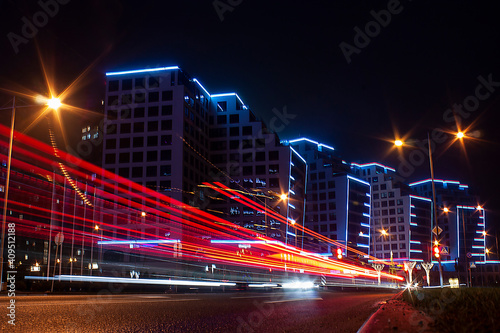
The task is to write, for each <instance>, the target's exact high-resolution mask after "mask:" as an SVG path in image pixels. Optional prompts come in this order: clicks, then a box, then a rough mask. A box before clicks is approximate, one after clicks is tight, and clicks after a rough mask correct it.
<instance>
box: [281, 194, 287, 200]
mask: <svg viewBox="0 0 500 333" xmlns="http://www.w3.org/2000/svg"><path fill="white" fill-rule="evenodd" d="M287 198H288V196H287V195H286V194H284V193H283V194H282V195H280V199H281V200H283V201H284V200H286V199H287Z"/></svg>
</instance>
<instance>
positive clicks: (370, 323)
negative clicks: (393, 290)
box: [357, 290, 404, 333]
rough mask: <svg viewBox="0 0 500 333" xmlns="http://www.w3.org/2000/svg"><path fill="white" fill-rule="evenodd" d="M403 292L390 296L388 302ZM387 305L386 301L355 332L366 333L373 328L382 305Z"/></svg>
mask: <svg viewBox="0 0 500 333" xmlns="http://www.w3.org/2000/svg"><path fill="white" fill-rule="evenodd" d="M403 292H404V290H402V291H400V292H399V293H397V294H396V295H394V296H392V297H391V298H390V300H393V299H396V298H397V297H400V296H401V295H402V294H403ZM386 304H387V301H385V302H384V303H383V304H382V305H381V306H380V308H378V309H377V311H375V312H374V313H373V314H372V315H371V316H370V317H369V318H368V319H367V320H366V321H365V322H364V323H363V325H361V327H360V328H359V330H358V331H357V333H367V332H370V330H371V327H372V326H373V324H374V323H375V322H376V321H377V320H378V319H377V317H378V316H380V313H379V312H381V311H382V308H383V307H384V305H386Z"/></svg>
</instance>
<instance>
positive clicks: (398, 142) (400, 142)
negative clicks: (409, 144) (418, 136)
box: [394, 140, 403, 147]
mask: <svg viewBox="0 0 500 333" xmlns="http://www.w3.org/2000/svg"><path fill="white" fill-rule="evenodd" d="M394 145H395V146H396V147H401V146H402V145H403V141H401V140H396V141H394Z"/></svg>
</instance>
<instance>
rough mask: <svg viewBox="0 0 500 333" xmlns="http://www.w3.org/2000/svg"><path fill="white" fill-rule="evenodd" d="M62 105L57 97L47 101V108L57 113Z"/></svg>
mask: <svg viewBox="0 0 500 333" xmlns="http://www.w3.org/2000/svg"><path fill="white" fill-rule="evenodd" d="M61 105H62V103H61V100H60V99H59V98H57V97H52V98H51V99H49V100H47V106H48V107H49V108H51V109H53V110H55V111H57V109H59V108H60V107H61Z"/></svg>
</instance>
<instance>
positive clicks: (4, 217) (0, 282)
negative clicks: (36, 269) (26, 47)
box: [0, 97, 16, 291]
mask: <svg viewBox="0 0 500 333" xmlns="http://www.w3.org/2000/svg"><path fill="white" fill-rule="evenodd" d="M15 119H16V97H14V99H13V101H12V116H11V120H10V140H9V152H8V158H7V175H6V177H5V197H4V201H3V215H2V244H1V247H0V252H1V259H0V266H1V268H0V291H2V290H3V289H2V287H3V266H4V262H3V260H4V256H3V254H4V246H5V226H6V225H7V201H8V200H9V183H10V167H11V162H12V144H13V142H14V122H15Z"/></svg>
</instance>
